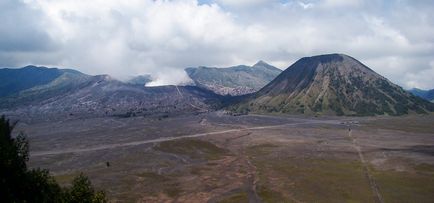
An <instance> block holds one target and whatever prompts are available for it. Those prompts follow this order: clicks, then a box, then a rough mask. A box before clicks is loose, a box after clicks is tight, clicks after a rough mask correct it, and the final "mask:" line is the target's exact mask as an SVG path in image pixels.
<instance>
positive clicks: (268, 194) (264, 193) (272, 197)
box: [256, 186, 290, 203]
mask: <svg viewBox="0 0 434 203" xmlns="http://www.w3.org/2000/svg"><path fill="white" fill-rule="evenodd" d="M256 191H257V193H258V195H259V198H261V200H262V202H264V203H274V202H290V201H289V200H287V199H285V198H284V197H283V195H282V194H281V193H280V192H277V191H272V190H270V189H269V188H267V187H265V186H258V187H257V190H256Z"/></svg>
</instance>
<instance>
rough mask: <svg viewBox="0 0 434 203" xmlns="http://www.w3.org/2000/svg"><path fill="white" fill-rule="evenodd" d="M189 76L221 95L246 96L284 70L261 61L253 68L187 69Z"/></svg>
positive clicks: (198, 83)
mask: <svg viewBox="0 0 434 203" xmlns="http://www.w3.org/2000/svg"><path fill="white" fill-rule="evenodd" d="M185 71H186V73H187V75H188V76H189V77H190V78H191V79H192V80H193V81H194V83H195V84H196V85H197V86H198V87H201V88H204V89H208V90H211V91H213V92H215V93H217V94H220V95H231V96H237V95H244V94H249V93H253V92H256V91H258V90H259V89H261V88H262V87H264V86H265V85H266V84H268V83H269V82H270V81H271V80H273V79H274V78H275V77H276V76H277V75H278V74H280V73H281V72H282V70H280V69H278V68H276V67H274V66H271V65H269V64H267V63H265V62H264V61H259V62H258V63H256V64H255V65H253V66H246V65H239V66H232V67H228V68H213V67H203V66H201V67H198V68H186V69H185Z"/></svg>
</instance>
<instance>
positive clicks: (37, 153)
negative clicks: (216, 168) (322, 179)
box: [30, 120, 339, 157]
mask: <svg viewBox="0 0 434 203" xmlns="http://www.w3.org/2000/svg"><path fill="white" fill-rule="evenodd" d="M338 123H339V121H335V120H322V121H321V120H311V121H305V122H300V123H289V124H281V125H267V126H257V127H247V128H237V129H229V130H221V131H215V132H207V133H197V134H191V135H182V136H178V137H162V138H157V139H152V140H141V141H134V142H125V143H116V144H104V145H98V146H91V147H87V148H71V149H60V150H50V151H35V152H30V155H31V156H33V157H36V156H46V155H59V154H68V153H82V152H91V151H97V150H105V149H114V148H119V147H130V146H137V145H142V144H149V143H158V142H165V141H171V140H178V139H183V138H195V137H203V136H208V135H218V134H224V133H232V132H240V131H244V130H263V129H270V128H279V127H290V126H297V125H306V124H338Z"/></svg>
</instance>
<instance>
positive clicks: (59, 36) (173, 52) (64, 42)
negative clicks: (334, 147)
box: [0, 0, 434, 89]
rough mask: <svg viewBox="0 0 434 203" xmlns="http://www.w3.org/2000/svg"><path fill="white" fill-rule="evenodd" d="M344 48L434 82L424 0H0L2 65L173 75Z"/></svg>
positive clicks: (165, 79)
mask: <svg viewBox="0 0 434 203" xmlns="http://www.w3.org/2000/svg"><path fill="white" fill-rule="evenodd" d="M327 53H344V54H347V55H350V56H352V57H354V58H356V59H358V60H359V61H361V62H362V63H364V64H366V65H367V66H369V67H370V68H372V69H373V70H375V71H376V72H378V73H380V74H381V75H383V76H385V77H387V78H388V79H389V80H391V81H392V82H394V83H396V84H398V85H401V86H403V87H404V88H407V89H408V88H413V87H417V88H422V89H432V88H434V1H432V0H369V1H363V0H129V1H125V0H92V1H89V0H1V1H0V67H22V66H25V65H28V64H34V65H44V66H49V67H61V68H73V69H77V70H80V71H82V72H84V73H87V74H93V75H94V74H110V75H112V76H113V77H115V78H118V79H126V78H128V77H130V76H133V75H138V74H151V75H153V76H154V78H156V80H155V81H154V83H153V85H167V84H178V83H181V82H184V81H185V80H186V78H187V76H186V75H185V73H184V71H183V69H184V68H186V67H196V66H214V67H225V66H232V65H239V64H246V65H253V64H254V63H256V62H257V61H259V60H264V61H266V62H268V63H270V64H272V65H274V66H276V67H278V68H281V69H285V68H287V67H289V66H290V65H291V64H292V63H294V62H295V61H296V60H298V59H299V58H301V57H305V56H313V55H319V54H327Z"/></svg>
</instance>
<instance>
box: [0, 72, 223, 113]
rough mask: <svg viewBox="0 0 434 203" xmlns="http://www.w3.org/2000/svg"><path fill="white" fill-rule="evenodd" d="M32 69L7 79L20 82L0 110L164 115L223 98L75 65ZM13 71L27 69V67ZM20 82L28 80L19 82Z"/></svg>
mask: <svg viewBox="0 0 434 203" xmlns="http://www.w3.org/2000/svg"><path fill="white" fill-rule="evenodd" d="M31 69H32V71H35V70H33V69H36V72H37V73H38V74H36V75H31V76H28V77H24V78H13V79H14V80H11V81H12V82H9V83H8V84H14V85H16V84H18V86H19V87H23V88H15V89H14V92H11V93H9V94H8V95H6V96H3V97H0V112H1V113H0V114H6V115H9V116H12V117H17V118H20V119H23V118H25V119H36V120H39V119H52V120H57V119H65V118H68V117H71V116H72V117H95V116H96V117H98V116H149V115H151V116H158V115H159V116H168V115H174V114H184V113H199V112H206V111H209V110H212V109H216V108H218V107H219V106H220V101H221V99H222V97H221V96H219V95H217V94H215V93H213V92H211V91H208V90H204V89H201V88H198V87H194V86H160V87H145V86H144V85H138V84H129V83H125V82H121V81H118V80H116V79H114V78H112V77H110V76H108V75H96V76H90V75H85V74H82V73H80V72H78V71H74V70H69V69H56V68H53V69H49V68H45V67H31ZM3 70H5V69H0V77H3V76H1V74H2V73H4V71H3ZM8 71H9V70H7V71H6V72H7V74H9V72H8ZM14 71H15V72H21V74H24V73H26V74H27V73H29V72H28V67H25V68H21V69H15V70H14ZM23 72H24V73H23ZM46 72H48V73H46ZM52 72H54V73H55V74H53V73H52ZM46 75H48V76H50V77H48V76H47V78H46V79H45V80H40V79H39V78H38V77H45V76H46ZM26 80H30V82H28V81H26ZM33 80H34V81H37V82H32V81H33ZM40 81H42V82H40ZM20 82H23V83H25V84H29V85H27V86H23V85H21V86H20V84H19V83H20ZM140 82H142V81H139V83H140ZM4 87H5V88H7V86H4Z"/></svg>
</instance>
